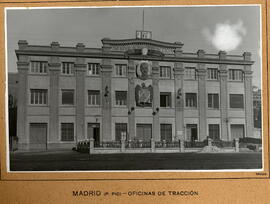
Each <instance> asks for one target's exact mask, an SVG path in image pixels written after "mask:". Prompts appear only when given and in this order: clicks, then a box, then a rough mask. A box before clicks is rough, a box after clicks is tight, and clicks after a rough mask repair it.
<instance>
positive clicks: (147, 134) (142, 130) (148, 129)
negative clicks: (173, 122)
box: [136, 124, 152, 141]
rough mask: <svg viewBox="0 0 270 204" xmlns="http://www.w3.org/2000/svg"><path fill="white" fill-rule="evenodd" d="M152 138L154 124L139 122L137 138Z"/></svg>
mask: <svg viewBox="0 0 270 204" xmlns="http://www.w3.org/2000/svg"><path fill="white" fill-rule="evenodd" d="M151 138H152V124H137V131H136V139H138V140H143V141H150V140H151Z"/></svg>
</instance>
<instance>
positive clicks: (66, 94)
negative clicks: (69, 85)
mask: <svg viewBox="0 0 270 204" xmlns="http://www.w3.org/2000/svg"><path fill="white" fill-rule="evenodd" d="M62 104H63V105H74V90H69V89H63V90H62Z"/></svg>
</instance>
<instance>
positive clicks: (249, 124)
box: [243, 52, 254, 137]
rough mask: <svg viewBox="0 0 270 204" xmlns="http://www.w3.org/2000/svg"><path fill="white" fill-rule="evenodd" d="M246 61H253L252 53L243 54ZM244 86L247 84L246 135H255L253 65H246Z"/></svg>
mask: <svg viewBox="0 0 270 204" xmlns="http://www.w3.org/2000/svg"><path fill="white" fill-rule="evenodd" d="M243 57H244V60H245V61H251V53H249V52H245V53H244V54H243ZM244 86H245V118H246V125H245V126H246V130H245V137H253V130H254V124H253V123H254V121H253V93H252V71H251V65H245V66H244Z"/></svg>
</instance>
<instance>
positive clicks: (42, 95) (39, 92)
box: [30, 89, 48, 105]
mask: <svg viewBox="0 0 270 204" xmlns="http://www.w3.org/2000/svg"><path fill="white" fill-rule="evenodd" d="M47 92H48V91H47V89H31V90H30V104H32V105H46V104H47V101H48V100H47V95H48V94H47Z"/></svg>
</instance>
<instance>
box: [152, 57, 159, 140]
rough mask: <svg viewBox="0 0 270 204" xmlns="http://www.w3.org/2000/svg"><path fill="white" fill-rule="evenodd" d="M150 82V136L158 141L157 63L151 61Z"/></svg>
mask: <svg viewBox="0 0 270 204" xmlns="http://www.w3.org/2000/svg"><path fill="white" fill-rule="evenodd" d="M152 76H153V79H152V84H153V131H152V138H153V139H154V141H160V124H159V104H160V99H159V97H160V96H159V95H160V94H159V85H158V82H159V63H158V61H153V62H152Z"/></svg>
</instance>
